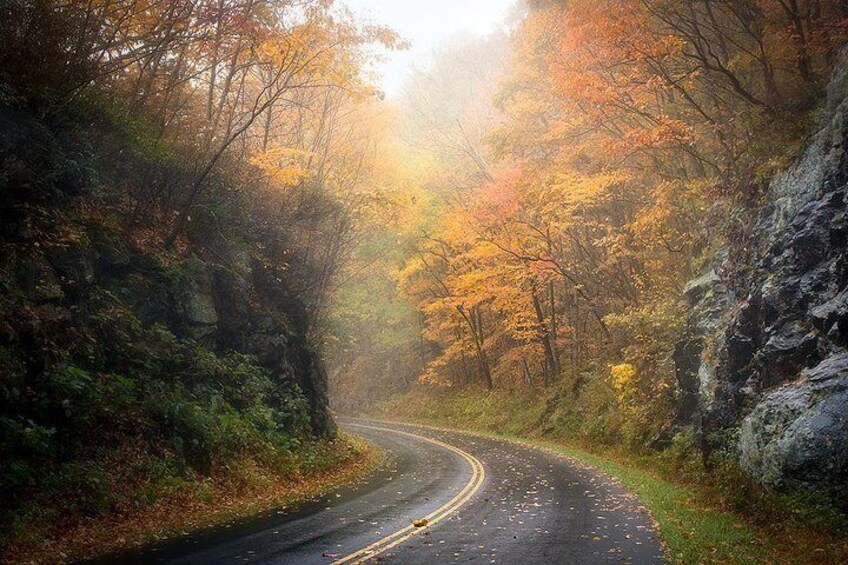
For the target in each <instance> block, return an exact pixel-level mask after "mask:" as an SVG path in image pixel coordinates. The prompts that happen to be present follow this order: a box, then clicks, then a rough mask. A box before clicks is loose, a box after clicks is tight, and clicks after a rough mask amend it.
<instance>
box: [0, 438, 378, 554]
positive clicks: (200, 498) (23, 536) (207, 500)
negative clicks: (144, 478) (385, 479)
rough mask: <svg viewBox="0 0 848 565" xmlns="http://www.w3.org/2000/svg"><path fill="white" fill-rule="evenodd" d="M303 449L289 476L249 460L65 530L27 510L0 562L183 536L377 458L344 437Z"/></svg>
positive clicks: (304, 492)
mask: <svg viewBox="0 0 848 565" xmlns="http://www.w3.org/2000/svg"><path fill="white" fill-rule="evenodd" d="M307 451H308V457H307V456H305V455H304V453H305V452H304V453H301V454H300V455H298V464H297V466H296V468H295V469H294V470H293V469H292V468H289V469H287V470H286V471H285V472H280V470H279V469H270V468H268V467H263V466H261V465H259V464H257V463H255V462H253V461H249V462H247V463H245V464H244V465H243V466H241V467H239V468H232V467H230V468H227V469H223V470H219V471H218V472H216V473H214V474H213V476H212V477H209V478H205V479H201V478H194V479H192V480H186V481H184V482H181V483H180V484H179V485H157V487H156V492H155V494H154V497H153V498H154V501H153V502H152V503H151V504H149V505H147V506H145V507H144V508H141V509H138V511H135V512H127V513H123V514H117V515H116V514H110V515H104V516H100V517H98V518H93V519H87V520H85V519H83V520H78V521H76V522H75V523H70V524H68V523H65V522H63V521H62V517H61V515H57V514H55V513H52V512H50V511H48V510H44V509H33V511H32V512H30V513H28V515H27V516H26V517H25V518H24V519H23V520H22V521H21V522H20V523H19V524H17V526H16V528H15V530H16V532H13V534H12V535H11V536H10V539H9V540H8V543H7V544H6V547H5V549H3V550H2V551H0V562H2V563H10V564H11V563H57V562H70V561H77V560H80V559H86V558H91V557H95V556H98V555H103V554H106V553H111V552H115V551H120V550H123V549H128V548H132V547H139V546H143V545H145V544H148V543H151V542H154V541H157V540H162V539H167V538H172V537H176V536H180V535H185V534H187V533H189V532H192V531H197V530H201V529H204V528H208V527H212V526H216V525H221V524H224V523H227V522H231V521H233V520H237V519H240V518H246V517H249V516H252V515H254V514H259V513H262V512H265V511H267V510H271V509H274V508H280V507H284V506H286V505H290V504H294V503H297V502H301V501H304V500H307V499H310V498H312V497H316V496H321V495H323V494H325V493H326V492H328V491H331V490H333V489H335V488H337V487H339V486H342V485H344V484H348V483H351V482H354V481H356V480H357V479H359V478H361V477H363V476H365V475H366V474H367V473H369V472H370V471H372V470H373V469H374V468H376V467H377V465H378V464H379V462H380V459H381V455H380V453H379V451H378V450H377V448H376V447H374V446H373V445H371V444H369V443H367V442H366V441H364V440H363V439H361V438H359V437H356V436H352V435H348V434H341V435H340V437H339V438H338V439H337V440H334V441H321V442H314V444H313V445H312V446H310V448H309V449H308V450H307Z"/></svg>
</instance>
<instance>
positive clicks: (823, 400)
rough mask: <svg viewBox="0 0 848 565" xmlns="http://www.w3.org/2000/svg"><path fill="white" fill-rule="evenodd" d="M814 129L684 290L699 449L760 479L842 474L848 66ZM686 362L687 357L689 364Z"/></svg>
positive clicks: (822, 482)
mask: <svg viewBox="0 0 848 565" xmlns="http://www.w3.org/2000/svg"><path fill="white" fill-rule="evenodd" d="M842 59H843V61H842V62H841V64H839V65H837V69H839V70H838V71H837V72H836V73H835V76H834V78H833V81H832V83H831V85H830V87H829V89H828V98H827V102H826V104H825V105H824V107H823V109H822V110H821V114H820V116H819V122H818V123H819V127H818V131H817V133H816V134H815V135H814V136H813V137H812V138H811V140H810V142H809V144H808V147H807V149H806V151H805V153H804V154H803V155H802V156H801V157H800V158H799V159H798V160H797V162H796V163H795V164H794V165H793V166H791V167H790V168H789V169H788V170H787V171H785V172H784V173H783V174H782V175H780V176H779V177H778V178H776V179H774V181H773V182H772V183H771V185H770V187H769V190H768V194H767V197H766V205H765V206H764V207H763V208H762V209H761V211H760V212H759V213H758V215H757V216H756V217H755V218H753V219H752V222H751V224H750V225H749V226H747V227H746V229H744V230H743V233H744V235H743V236H742V237H740V238H739V239H738V240H736V241H734V242H733V243H731V244H730V245H729V246H728V247H727V248H726V249H724V250H723V251H722V252H721V253H720V254H719V255H718V256H716V257H715V258H714V261H713V262H712V264H711V265H710V266H709V268H708V269H707V270H706V272H705V273H703V275H702V276H701V277H699V278H698V279H696V280H694V281H692V282H691V283H690V284H689V286H688V287H687V291H686V293H687V298H688V300H689V302H690V304H691V306H692V310H691V316H690V321H689V332H688V337H687V339H686V340H684V341H683V342H681V343H680V344H679V346H678V351H677V355H676V356H675V357H676V360H677V365H678V376H679V378H680V381H681V385H682V387H681V388H682V389H683V390H684V391H686V390H688V391H691V396H692V397H694V398H695V399H697V409H696V412H695V415H694V416H695V419H696V423H697V424H698V425H697V428H698V431H699V437H700V440H701V445H702V448H703V450H704V452H705V454H706V455H708V456H709V455H711V454H712V453H714V452H716V451H717V450H721V451H724V452H725V453H731V454H732V455H733V456H734V457H735V458H736V459H737V460H738V462H739V464H740V465H741V466H742V468H744V469H745V470H746V471H748V472H749V473H750V474H751V475H752V476H754V477H756V478H757V479H758V480H760V481H761V482H763V483H764V484H767V485H770V486H775V487H805V488H813V489H817V490H822V491H826V492H828V493H830V494H832V495H835V496H837V497H839V499H840V500H841V501H843V502H845V501H846V500H848V496H846V481H848V351H846V345H848V264H846V256H845V251H846V242H848V216H846V203H848V200H847V199H846V197H848V186H847V185H846V181H848V153H846V147H848V145H846V144H848V62H846V60H845V55H844V54H843V57H842ZM693 361H694V362H693Z"/></svg>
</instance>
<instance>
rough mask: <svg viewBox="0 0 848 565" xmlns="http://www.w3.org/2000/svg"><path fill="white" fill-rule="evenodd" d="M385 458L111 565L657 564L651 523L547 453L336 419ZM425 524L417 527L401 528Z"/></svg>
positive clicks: (596, 479) (625, 498)
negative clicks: (316, 490) (319, 493)
mask: <svg viewBox="0 0 848 565" xmlns="http://www.w3.org/2000/svg"><path fill="white" fill-rule="evenodd" d="M343 425H344V426H345V427H346V428H347V429H349V430H350V431H352V432H354V433H356V434H358V435H361V436H364V437H365V438H367V439H368V440H370V441H372V442H374V443H375V444H377V445H379V446H380V447H381V448H382V449H383V450H384V451H385V452H386V453H387V454H388V458H387V462H386V463H385V464H384V465H383V466H382V468H381V469H380V470H379V471H377V472H376V473H374V474H373V475H372V476H371V477H369V478H368V479H367V480H365V481H363V482H361V483H359V484H357V485H354V486H351V487H346V488H344V489H341V490H339V491H337V492H334V493H332V494H330V495H329V496H326V497H323V498H322V499H320V500H315V501H312V502H310V503H307V504H305V505H302V506H300V507H299V508H296V509H292V510H287V511H286V510H281V511H277V512H271V513H268V514H265V515H263V516H259V517H257V518H254V519H251V520H249V521H246V522H243V523H239V524H231V525H228V526H225V527H222V528H217V529H214V530H209V531H207V532H204V533H202V534H199V535H195V536H192V537H189V538H186V539H180V540H177V541H172V542H167V543H164V544H160V545H159V546H155V547H153V548H149V549H147V550H145V551H144V552H140V553H132V554H124V555H120V556H113V557H112V558H111V559H110V560H109V562H112V563H118V562H120V563H173V564H195V563H197V564H200V563H202V564H215V563H240V562H252V563H273V564H296V565H301V564H302V565H312V564H315V565H354V564H360V563H398V564H441V563H503V564H513V563H515V564H520V565H530V564H535V563H545V564H546V563H551V564H558V565H559V564H563V565H566V564H572V563H573V564H575V565H576V564H580V565H589V564H594V563H637V564H643V563H646V564H654V563H662V562H663V559H662V549H661V546H660V543H659V541H658V539H657V536H656V535H655V533H654V531H653V527H652V525H651V521H650V519H649V518H648V516H647V515H646V513H645V512H644V510H643V509H641V508H640V506H639V504H638V502H637V501H635V500H634V499H633V498H632V497H631V496H629V495H628V494H627V493H625V492H624V491H623V490H622V489H621V488H620V487H618V486H616V485H615V484H613V483H612V482H611V481H609V480H608V479H606V478H605V477H604V476H603V475H601V474H600V473H598V472H596V471H594V470H592V469H590V468H586V467H583V466H581V465H579V464H577V463H574V462H571V461H569V460H566V459H563V458H560V457H557V456H555V455H553V454H549V453H547V452H544V451H541V450H537V449H533V448H529V447H524V446H520V445H516V444H512V443H508V442H504V441H500V440H496V439H489V438H481V437H478V436H472V435H467V434H463V433H458V432H446V431H438V430H433V429H430V428H420V427H417V426H410V425H402V424H394V423H392V424H389V423H385V422H376V421H365V420H345V421H343ZM420 519H427V522H428V523H427V526H426V527H415V526H413V525H412V522H413V520H420Z"/></svg>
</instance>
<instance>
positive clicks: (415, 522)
mask: <svg viewBox="0 0 848 565" xmlns="http://www.w3.org/2000/svg"><path fill="white" fill-rule="evenodd" d="M429 523H430V521H429V520H428V519H427V518H421V519H418V520H413V521H412V525H413V526H415V527H416V528H423V527H424V526H426V525H427V524H429Z"/></svg>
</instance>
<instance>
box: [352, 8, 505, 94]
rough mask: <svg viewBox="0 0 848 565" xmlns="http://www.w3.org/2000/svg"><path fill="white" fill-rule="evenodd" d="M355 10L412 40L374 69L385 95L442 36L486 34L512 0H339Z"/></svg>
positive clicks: (394, 89) (396, 90) (395, 88)
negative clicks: (380, 77) (407, 46)
mask: <svg viewBox="0 0 848 565" xmlns="http://www.w3.org/2000/svg"><path fill="white" fill-rule="evenodd" d="M342 2H343V3H345V4H347V5H348V6H350V8H351V9H352V10H353V11H354V13H356V14H358V15H360V16H363V17H365V18H366V19H368V20H371V21H372V22H374V23H379V24H384V25H387V26H389V27H391V28H392V29H394V30H395V31H397V32H398V33H400V34H401V36H403V37H404V38H405V39H407V40H409V41H410V42H411V43H412V47H411V48H410V49H409V50H406V51H401V52H397V53H388V54H387V57H386V61H385V62H383V63H381V64H379V66H378V67H377V71H378V72H379V73H380V74H381V75H382V77H383V78H382V82H381V86H382V88H383V90H384V91H385V92H386V94H387V95H388V96H390V97H391V96H395V95H397V94H398V93H399V92H400V89H401V86H402V85H403V81H404V79H405V78H406V77H407V76H408V74H409V72H410V69H411V68H412V66H414V65H416V64H417V66H419V67H420V66H421V64H420V63H421V61H422V59H424V60H426V59H427V58H428V56H429V55H430V54H432V53H433V51H434V48H436V47H437V46H438V45H439V44H440V43H441V42H443V41H444V40H445V39H449V38H451V37H453V36H456V35H459V34H463V33H470V34H474V35H481V36H484V35H487V34H488V33H490V32H491V31H493V30H494V29H496V28H497V26H498V25H500V24H501V22H502V21H503V20H504V19H505V18H506V15H507V12H508V11H509V8H510V6H512V4H514V3H515V0H342Z"/></svg>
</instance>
